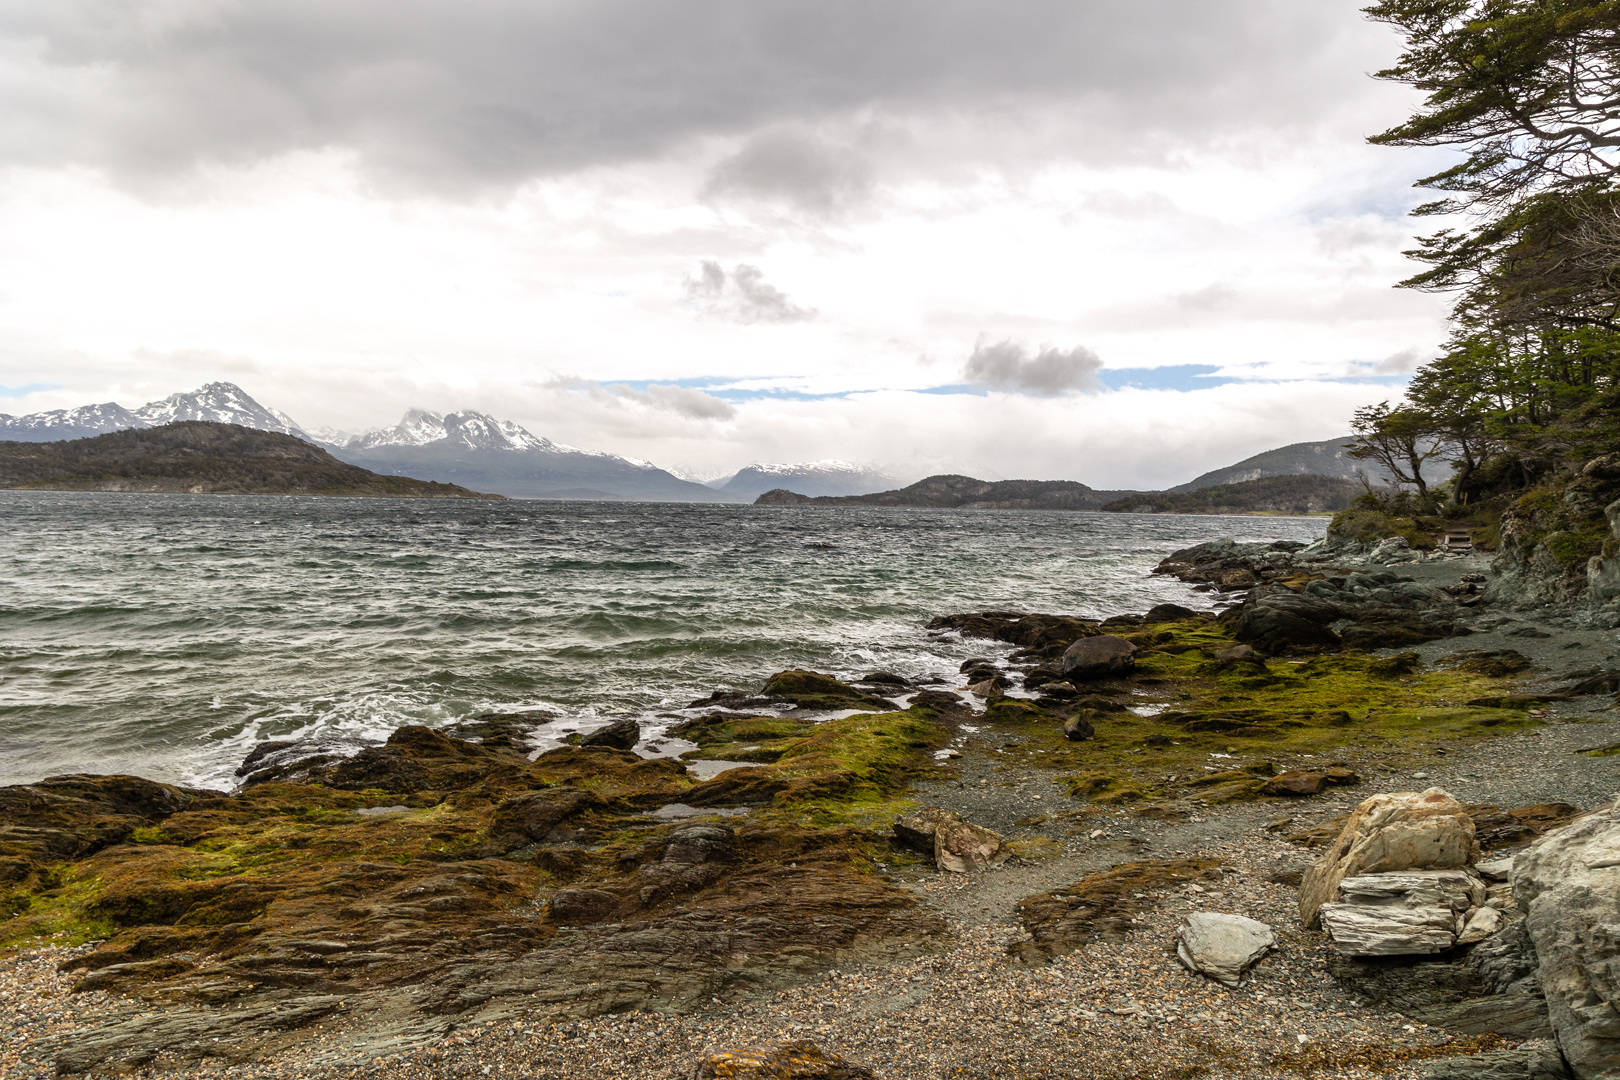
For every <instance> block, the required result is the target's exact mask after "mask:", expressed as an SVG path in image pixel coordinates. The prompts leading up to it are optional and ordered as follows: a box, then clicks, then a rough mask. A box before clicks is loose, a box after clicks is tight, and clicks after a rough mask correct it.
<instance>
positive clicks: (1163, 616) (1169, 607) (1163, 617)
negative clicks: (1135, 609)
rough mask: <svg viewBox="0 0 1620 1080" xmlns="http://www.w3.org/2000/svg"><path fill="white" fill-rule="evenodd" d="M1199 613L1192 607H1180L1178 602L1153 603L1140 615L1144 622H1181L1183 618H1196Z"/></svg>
mask: <svg viewBox="0 0 1620 1080" xmlns="http://www.w3.org/2000/svg"><path fill="white" fill-rule="evenodd" d="M1198 617H1199V613H1198V612H1196V611H1194V610H1193V609H1192V608H1187V607H1182V606H1181V605H1180V604H1155V605H1154V606H1153V607H1150V608H1148V611H1147V614H1146V615H1143V616H1142V622H1144V623H1161V622H1181V621H1182V620H1184V619H1196V618H1198Z"/></svg>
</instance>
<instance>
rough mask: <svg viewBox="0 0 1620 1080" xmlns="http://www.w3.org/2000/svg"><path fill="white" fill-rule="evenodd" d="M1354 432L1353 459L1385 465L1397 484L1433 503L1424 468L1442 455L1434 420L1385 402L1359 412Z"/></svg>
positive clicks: (1413, 410)
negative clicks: (1414, 491)
mask: <svg viewBox="0 0 1620 1080" xmlns="http://www.w3.org/2000/svg"><path fill="white" fill-rule="evenodd" d="M1350 429H1351V430H1352V431H1353V432H1355V435H1356V445H1355V446H1353V447H1351V448H1350V450H1349V454H1350V456H1351V457H1353V458H1356V459H1357V460H1359V461H1373V462H1376V463H1378V464H1379V465H1382V466H1383V467H1384V470H1385V471H1386V472H1388V473H1389V474H1390V475H1391V476H1393V477H1394V478H1395V479H1396V481H1397V482H1399V483H1402V484H1411V485H1412V486H1413V487H1415V488H1417V492H1418V498H1419V499H1422V500H1423V501H1424V502H1428V501H1429V484H1428V481H1426V480H1425V479H1424V478H1423V466H1424V465H1425V464H1426V463H1427V462H1429V461H1430V460H1431V459H1433V458H1435V457H1437V456H1439V454H1440V452H1441V444H1440V442H1439V440H1438V438H1437V435H1438V431H1437V429H1436V425H1435V422H1434V418H1433V417H1431V416H1429V415H1428V414H1426V413H1424V412H1422V411H1421V410H1418V409H1415V408H1412V407H1410V406H1403V407H1400V408H1394V409H1392V408H1390V407H1389V402H1387V401H1381V402H1379V403H1378V404H1377V405H1367V406H1365V407H1363V408H1360V409H1357V410H1356V416H1355V419H1354V420H1352V421H1351V423H1350Z"/></svg>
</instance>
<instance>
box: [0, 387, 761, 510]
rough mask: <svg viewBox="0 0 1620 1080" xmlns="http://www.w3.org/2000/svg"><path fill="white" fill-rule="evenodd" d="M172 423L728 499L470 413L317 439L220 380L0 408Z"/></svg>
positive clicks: (366, 456)
mask: <svg viewBox="0 0 1620 1080" xmlns="http://www.w3.org/2000/svg"><path fill="white" fill-rule="evenodd" d="M181 420H208V421H212V422H214V423H221V424H236V425H239V426H241V427H248V428H256V429H258V430H260V431H276V432H280V433H282V434H285V435H292V436H295V437H297V438H300V439H304V440H306V441H308V442H313V443H317V444H319V445H321V446H323V447H325V449H326V450H328V451H329V452H330V453H331V454H332V455H333V456H334V457H337V458H339V459H341V460H343V461H347V462H349V463H351V464H354V465H360V466H362V467H364V468H367V469H371V470H372V471H373V472H381V473H392V474H393V475H395V476H409V477H412V478H414V479H417V480H439V481H442V482H445V483H452V484H462V485H464V486H470V487H473V488H474V490H477V491H489V492H495V493H498V494H501V495H508V496H511V497H513V498H520V499H522V498H530V499H637V500H646V501H650V502H737V501H738V500H737V499H736V498H734V497H733V496H731V495H728V494H724V493H720V492H716V491H713V490H712V489H710V488H707V487H704V486H703V485H702V484H693V483H690V482H688V481H686V480H682V479H680V478H679V477H676V476H672V475H670V474H669V473H667V472H665V471H664V470H663V469H660V468H658V467H657V466H655V465H653V464H652V463H651V462H648V461H637V460H634V459H631V458H624V457H619V456H618V455H616V454H607V453H603V452H602V451H600V450H581V449H579V448H578V447H573V446H564V445H562V444H561V443H554V442H552V441H551V440H550V439H544V438H541V437H540V436H538V435H535V434H532V433H531V432H528V431H525V430H524V429H523V428H521V427H519V426H518V425H517V424H514V423H512V422H511V421H510V420H497V419H496V418H495V417H493V416H488V415H486V414H484V413H478V412H453V413H445V414H440V413H435V412H428V411H426V410H423V409H412V410H411V411H410V412H408V413H406V414H405V416H404V418H403V419H402V420H400V422H399V423H398V424H395V425H394V426H393V427H391V428H383V429H381V430H378V431H371V432H368V433H366V434H364V435H358V436H351V435H346V434H341V433H339V432H335V431H323V432H321V437H317V436H315V435H311V434H309V433H308V432H307V431H306V430H305V429H304V428H302V427H300V426H299V425H298V423H297V422H296V421H294V420H293V419H292V417H290V416H288V415H287V414H286V413H283V412H279V411H278V410H276V409H271V408H267V407H265V406H264V405H261V404H259V403H258V402H257V401H254V400H253V398H251V397H250V396H248V394H247V392H246V391H244V390H243V389H242V388H241V387H239V386H237V385H235V384H234V383H227V382H216V383H209V384H208V385H207V386H204V387H201V388H199V389H197V390H193V391H191V392H190V393H185V394H171V395H170V396H169V397H166V398H164V399H163V400H162V401H153V402H149V403H148V404H146V405H142V406H141V407H140V408H138V409H126V408H124V407H123V406H121V405H115V404H113V403H111V402H108V403H107V404H104V405H85V406H82V407H80V408H77V409H57V410H54V411H52V412H42V413H32V414H30V415H28V416H6V415H4V414H0V439H3V440H11V441H16V442H57V441H60V440H62V439H82V438H86V437H89V436H93V435H105V434H106V433H108V432H110V431H123V430H125V429H126V428H145V427H157V426H159V425H162V424H172V423H175V422H177V421H181Z"/></svg>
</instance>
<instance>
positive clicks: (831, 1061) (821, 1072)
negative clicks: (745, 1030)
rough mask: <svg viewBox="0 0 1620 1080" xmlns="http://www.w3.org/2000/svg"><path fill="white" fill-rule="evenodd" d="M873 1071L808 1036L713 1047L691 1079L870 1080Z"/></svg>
mask: <svg viewBox="0 0 1620 1080" xmlns="http://www.w3.org/2000/svg"><path fill="white" fill-rule="evenodd" d="M871 1078H872V1070H871V1069H868V1068H867V1067H866V1066H864V1065H856V1064H855V1063H854V1062H851V1061H846V1060H844V1059H843V1058H841V1057H839V1056H838V1055H837V1054H831V1053H828V1052H827V1051H825V1050H823V1049H821V1047H819V1046H817V1045H816V1044H815V1043H813V1042H811V1041H809V1040H808V1039H800V1040H798V1041H797V1042H783V1043H771V1044H769V1045H766V1046H746V1047H734V1048H727V1049H723V1050H722V1049H710V1050H707V1051H705V1052H704V1054H703V1057H702V1058H701V1059H700V1060H699V1061H698V1063H697V1065H696V1066H695V1067H694V1068H693V1069H692V1072H691V1080H871Z"/></svg>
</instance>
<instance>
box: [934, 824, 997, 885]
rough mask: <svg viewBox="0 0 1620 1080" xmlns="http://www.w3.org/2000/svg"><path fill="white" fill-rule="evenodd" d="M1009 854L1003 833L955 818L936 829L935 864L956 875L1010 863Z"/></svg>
mask: <svg viewBox="0 0 1620 1080" xmlns="http://www.w3.org/2000/svg"><path fill="white" fill-rule="evenodd" d="M1009 854H1010V852H1008V851H1006V850H1005V849H1004V848H1003V846H1002V843H1001V834H1000V833H998V832H995V831H994V830H992V829H986V828H985V827H984V826H983V825H975V824H973V823H972V822H971V821H963V820H962V819H961V818H957V817H955V816H954V815H953V816H952V818H949V819H946V820H942V821H941V822H940V823H939V825H938V827H937V828H936V829H935V830H934V865H935V866H937V867H939V869H941V870H948V871H950V872H951V873H953V874H965V873H967V872H968V871H970V870H983V869H984V868H985V867H987V866H994V865H996V864H998V863H1003V862H1006V861H1007V856H1008V855H1009Z"/></svg>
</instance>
